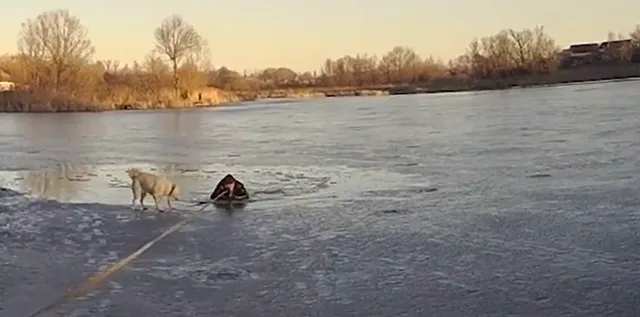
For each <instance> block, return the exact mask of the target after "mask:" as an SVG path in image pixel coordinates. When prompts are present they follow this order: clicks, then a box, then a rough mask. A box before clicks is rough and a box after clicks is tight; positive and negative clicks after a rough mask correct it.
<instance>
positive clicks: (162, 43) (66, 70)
mask: <svg viewBox="0 0 640 317" xmlns="http://www.w3.org/2000/svg"><path fill="white" fill-rule="evenodd" d="M153 36H154V39H155V45H154V47H153V48H150V49H151V50H150V53H149V55H148V56H147V57H146V58H145V59H144V60H143V61H140V62H136V63H134V64H133V65H120V64H119V63H118V62H117V61H109V60H105V61H95V60H93V55H94V52H95V48H94V46H93V44H92V42H91V40H90V39H89V36H88V30H87V29H86V28H85V27H84V26H83V25H82V24H81V22H80V20H79V19H78V18H77V17H75V16H73V15H71V14H70V13H69V11H66V10H54V11H47V12H44V13H41V14H40V15H38V16H36V17H35V18H33V19H29V20H27V21H26V22H24V23H23V24H22V29H21V31H20V34H19V36H18V50H19V54H17V55H15V56H6V57H4V58H3V59H2V60H0V70H2V72H3V73H6V74H8V75H9V76H10V77H11V80H12V81H14V82H17V83H18V84H21V85H23V86H27V87H30V88H31V89H38V90H45V91H52V92H56V93H63V94H66V95H70V96H74V97H84V98H93V99H96V98H102V99H111V100H120V99H123V98H124V99H127V98H128V99H131V98H159V97H158V96H160V95H162V94H171V95H174V96H176V97H181V98H185V97H186V96H188V95H189V93H190V92H191V91H193V90H194V89H198V88H202V87H206V86H215V87H219V88H222V89H226V90H240V91H251V90H260V89H269V88H285V87H300V86H307V87H309V86H324V87H335V86H354V87H356V86H360V87H363V86H375V85H387V84H403V83H416V82H426V81H429V80H430V79H432V78H440V77H465V78H477V79H492V78H495V79H500V78H506V77H509V76H525V75H528V74H538V73H546V72H550V71H553V70H555V69H556V67H557V65H558V60H557V58H558V52H559V51H560V50H559V47H558V46H557V45H556V43H555V41H554V40H553V38H551V37H550V36H549V35H548V34H547V33H546V32H545V30H544V28H542V27H536V28H533V29H525V30H511V29H509V30H503V31H500V32H498V33H496V34H494V35H492V36H487V37H483V38H480V39H474V40H473V41H472V42H471V43H470V44H469V47H468V49H467V51H466V52H465V54H463V55H461V56H459V57H457V58H455V59H453V60H451V61H449V62H448V63H445V62H443V61H441V60H437V59H434V58H432V57H427V58H424V57H421V56H420V55H419V54H418V53H416V52H415V51H414V50H412V49H411V48H410V47H404V46H398V47H395V48H393V49H392V50H391V51H389V52H388V53H386V54H384V55H383V56H381V57H379V58H378V57H376V56H370V55H366V54H364V55H361V54H358V55H355V56H344V57H341V58H338V59H335V60H331V59H327V60H326V61H325V62H324V64H323V65H322V67H321V69H320V71H319V72H306V73H302V74H299V73H296V72H294V71H293V70H291V69H288V68H284V67H280V68H268V69H265V70H262V71H254V72H251V73H248V72H246V71H244V72H242V73H239V72H237V71H233V70H230V69H227V68H226V67H221V68H218V69H215V68H214V67H212V66H211V61H210V60H209V56H210V51H209V47H208V44H207V42H206V41H205V40H204V39H203V38H202V37H201V36H200V35H199V34H198V32H197V31H196V30H195V29H194V27H193V26H192V25H190V24H189V23H187V22H186V21H184V20H183V19H182V18H181V17H180V16H178V15H174V16H170V17H168V18H166V19H165V20H163V21H161V23H160V25H159V26H158V27H157V28H156V30H155V32H154V34H153ZM630 38H631V39H632V40H633V41H634V43H636V44H637V43H640V27H636V29H635V31H633V32H632V33H631V34H630Z"/></svg>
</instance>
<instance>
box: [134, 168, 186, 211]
mask: <svg viewBox="0 0 640 317" xmlns="http://www.w3.org/2000/svg"><path fill="white" fill-rule="evenodd" d="M127 174H129V177H131V181H132V182H131V191H132V192H133V200H132V201H131V206H132V207H133V208H134V209H135V207H136V199H138V198H140V207H142V210H145V209H146V207H145V206H144V203H143V202H144V198H145V197H146V196H147V194H149V195H151V197H153V201H154V203H155V204H156V210H158V212H163V210H162V209H160V207H158V200H159V199H160V198H162V197H167V204H168V205H169V209H170V210H171V209H173V207H171V198H173V199H175V200H180V188H179V187H178V185H176V184H174V183H173V182H171V181H170V180H169V179H167V178H166V177H165V176H158V175H155V174H151V173H147V172H143V171H141V170H139V169H137V168H130V169H128V170H127Z"/></svg>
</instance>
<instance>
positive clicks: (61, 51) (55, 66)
mask: <svg viewBox="0 0 640 317" xmlns="http://www.w3.org/2000/svg"><path fill="white" fill-rule="evenodd" d="M87 33H88V32H87V29H86V28H85V27H84V26H83V25H82V24H80V19H78V18H77V17H75V16H73V15H71V14H70V13H69V11H67V10H53V11H47V12H44V13H41V14H39V15H38V16H37V17H36V18H35V19H33V20H32V19H29V20H27V21H26V22H24V23H22V29H21V31H20V34H19V35H18V49H19V51H20V53H21V55H22V56H23V57H24V59H25V61H27V62H28V64H30V65H31V66H32V67H33V69H32V71H33V72H38V71H39V70H41V68H42V67H46V68H47V70H48V73H49V74H48V75H49V76H51V77H53V78H52V79H53V81H54V88H55V89H56V90H58V89H60V88H61V85H62V84H63V81H65V80H67V81H69V80H73V79H74V78H73V77H74V75H76V74H77V72H78V71H79V67H80V66H81V65H83V64H84V63H86V62H88V60H89V59H90V58H91V57H92V56H93V53H94V52H95V49H94V47H93V45H92V44H91V40H90V39H89V38H88V34H87Z"/></svg>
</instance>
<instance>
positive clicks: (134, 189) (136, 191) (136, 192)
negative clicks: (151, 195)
mask: <svg viewBox="0 0 640 317" xmlns="http://www.w3.org/2000/svg"><path fill="white" fill-rule="evenodd" d="M131 192H132V194H133V199H131V208H132V209H133V210H136V200H137V199H138V198H139V197H138V196H139V195H140V184H138V182H136V181H135V180H134V181H132V182H131Z"/></svg>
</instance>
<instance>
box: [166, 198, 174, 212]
mask: <svg viewBox="0 0 640 317" xmlns="http://www.w3.org/2000/svg"><path fill="white" fill-rule="evenodd" d="M167 205H169V211H171V210H173V207H172V206H171V197H167Z"/></svg>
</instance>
